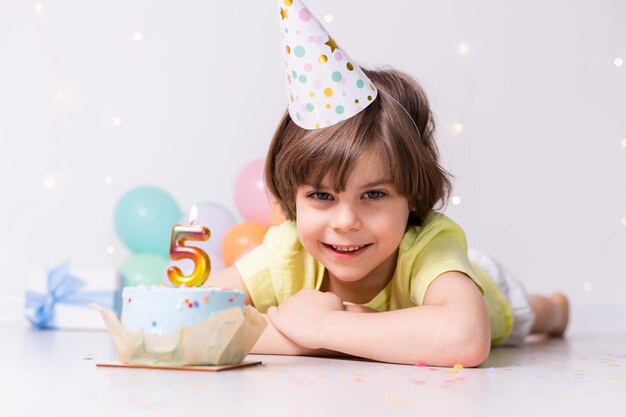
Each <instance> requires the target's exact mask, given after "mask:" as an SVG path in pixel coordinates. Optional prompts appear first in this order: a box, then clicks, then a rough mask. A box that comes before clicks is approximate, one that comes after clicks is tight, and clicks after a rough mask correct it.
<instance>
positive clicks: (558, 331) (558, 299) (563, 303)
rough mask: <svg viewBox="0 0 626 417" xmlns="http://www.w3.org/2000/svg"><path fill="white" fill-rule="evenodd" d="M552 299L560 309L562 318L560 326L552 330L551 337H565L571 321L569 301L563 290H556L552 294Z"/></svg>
mask: <svg viewBox="0 0 626 417" xmlns="http://www.w3.org/2000/svg"><path fill="white" fill-rule="evenodd" d="M550 301H552V302H553V303H554V305H555V306H557V308H558V309H559V313H560V320H559V324H558V326H557V327H556V328H555V329H554V330H553V331H552V332H550V336H551V337H563V334H565V330H566V329H567V325H568V323H569V301H568V300H567V297H566V296H565V294H563V293H562V292H555V293H553V294H552V295H550Z"/></svg>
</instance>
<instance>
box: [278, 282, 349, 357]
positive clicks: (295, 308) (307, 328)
mask: <svg viewBox="0 0 626 417" xmlns="http://www.w3.org/2000/svg"><path fill="white" fill-rule="evenodd" d="M343 310H344V307H343V303H342V302H341V299H340V298H339V297H337V296H336V295H335V294H333V293H330V292H320V291H316V290H313V289H308V288H306V289H303V290H300V291H299V292H298V293H297V294H296V295H294V296H292V297H290V298H289V299H288V300H287V301H285V302H284V303H282V304H281V305H280V306H278V307H270V308H269V309H268V310H267V318H268V319H269V320H270V321H271V322H272V324H273V325H274V326H275V327H276V328H277V329H278V331H280V332H281V333H283V334H284V335H285V336H287V337H288V338H289V339H291V340H293V341H294V342H295V343H297V344H299V345H301V346H304V347H307V348H310V349H320V348H323V346H322V340H321V337H320V336H321V334H322V329H323V328H324V327H326V325H327V323H328V320H329V319H330V316H331V314H332V313H333V312H335V311H343Z"/></svg>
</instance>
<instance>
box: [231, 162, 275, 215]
mask: <svg viewBox="0 0 626 417" xmlns="http://www.w3.org/2000/svg"><path fill="white" fill-rule="evenodd" d="M264 165H265V160H264V159H257V160H254V161H252V162H250V163H248V164H247V165H245V166H244V167H243V168H242V169H241V171H239V174H237V178H236V180H235V205H236V206H237V210H239V213H241V215H242V216H243V218H244V219H245V220H247V221H249V222H255V223H260V224H264V225H266V226H269V224H270V213H271V204H270V201H269V197H268V192H267V189H266V188H265V182H264V181H263V167H264Z"/></svg>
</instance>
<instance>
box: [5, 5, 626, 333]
mask: <svg viewBox="0 0 626 417" xmlns="http://www.w3.org/2000/svg"><path fill="white" fill-rule="evenodd" d="M35 5H36V2H30V1H17V0H0V144H1V146H0V195H1V197H0V198H1V201H2V203H1V204H0V268H1V270H2V272H1V274H0V318H7V317H19V315H21V312H20V310H21V306H20V304H19V303H20V302H19V301H16V300H20V297H21V295H22V293H23V290H24V288H25V278H26V272H27V270H28V269H29V268H33V267H37V268H49V267H51V266H54V265H57V264H59V263H60V262H62V261H64V260H70V261H71V262H72V264H73V265H75V266H76V267H80V268H96V269H100V268H102V269H104V268H115V267H117V266H119V265H120V263H121V262H122V261H123V260H124V259H126V258H127V257H128V256H129V252H128V251H127V250H126V249H125V248H124V247H123V244H122V243H121V242H120V241H119V239H118V238H117V236H116V233H115V231H114V229H113V211H114V208H115V205H116V203H117V201H118V200H119V199H120V197H121V196H122V195H123V194H124V193H125V192H127V191H128V190H130V189H131V188H132V187H135V186H138V185H147V184H149V185H156V186H159V187H161V188H163V189H164V190H166V191H167V192H168V193H170V194H171V195H172V196H173V197H174V198H175V199H176V201H177V202H178V203H179V205H180V206H181V209H182V210H184V211H186V210H188V208H189V207H190V206H191V205H192V204H194V203H197V202H201V201H214V202H219V203H221V204H223V205H226V206H227V207H229V208H231V209H232V210H233V211H235V205H234V200H233V192H234V188H233V187H234V180H235V177H236V175H237V173H238V171H239V169H241V167H243V165H244V164H246V163H247V162H249V161H251V160H253V159H257V158H260V157H263V156H264V153H265V151H266V149H267V146H268V144H269V140H270V137H271V134H272V132H273V130H274V127H275V125H276V123H277V122H278V120H279V117H280V115H281V114H282V112H283V111H284V108H285V105H286V92H285V91H286V90H285V85H284V73H283V67H282V59H281V53H282V51H281V45H280V38H279V29H278V19H279V14H278V11H277V6H276V2H275V1H274V0H262V1H259V0H255V1H252V0H247V1H240V2H214V1H166V0H149V1H148V0H144V1H128V0H126V1H120V0H108V1H103V0H89V1H79V0H73V1H72V0H59V1H54V2H53V1H42V2H41V3H40V5H41V7H39V8H37V7H36V6H35ZM307 5H308V6H309V8H310V9H311V11H312V12H313V13H314V14H315V15H316V16H318V18H319V19H320V20H321V21H322V22H324V24H325V26H326V27H327V28H328V30H329V31H330V33H331V34H332V35H333V37H334V38H335V39H336V40H337V42H338V43H339V45H340V46H341V47H343V48H344V49H345V50H346V51H347V52H348V53H349V55H350V56H351V57H352V58H353V59H355V60H356V61H359V62H361V63H362V64H366V65H369V66H381V65H391V66H394V67H397V68H399V69H402V70H405V71H407V72H409V73H411V74H412V75H414V76H415V77H416V78H417V79H418V80H420V81H421V82H422V84H423V85H424V86H425V88H426V89H427V91H428V93H429V95H430V98H431V100H432V105H433V108H434V111H435V113H436V116H437V121H438V139H439V142H440V149H441V151H442V155H443V160H444V165H445V166H446V167H447V168H448V169H449V170H450V171H451V172H452V173H453V174H454V175H455V181H454V183H455V188H454V195H455V196H457V197H459V198H460V204H458V205H454V204H450V205H449V206H448V208H447V209H446V213H447V214H448V215H449V216H451V217H452V218H453V219H454V220H456V221H458V222H459V223H461V225H462V226H463V227H464V228H465V230H466V232H467V234H468V239H469V242H470V245H471V246H473V247H476V248H478V249H481V250H483V251H485V252H487V253H489V254H491V255H493V256H494V257H495V258H497V259H499V260H501V261H502V262H503V263H504V264H505V265H507V266H508V267H509V268H510V269H511V270H512V271H514V273H516V274H517V275H518V276H519V277H520V278H521V280H522V281H523V282H524V283H525V285H526V287H527V288H528V289H529V290H530V291H531V292H549V291H551V290H554V289H560V290H564V291H566V292H567V293H568V294H569V295H570V297H571V299H572V301H573V304H574V309H575V312H578V316H576V315H575V317H576V319H577V320H578V321H577V323H578V326H580V328H581V329H585V328H594V327H596V326H600V327H601V328H603V329H606V330H615V329H622V330H623V329H625V328H626V324H624V323H623V320H617V319H616V318H618V317H624V314H626V301H625V295H624V294H625V292H626V273H625V270H626V226H625V225H623V223H626V143H624V142H625V141H624V139H626V64H623V65H621V66H619V65H616V61H615V60H616V58H622V59H623V60H626V23H625V22H626V3H625V2H623V1H620V0H593V1H592V0H588V1H566V0H553V1H549V2H546V1H541V0H527V1H524V2H512V1H496V0H491V1H489V0H475V1H463V0H447V1H428V2H426V1H418V2H416V1H409V0H403V1H396V2H383V1H374V0H367V1H364V0H360V1H357V0H342V1H331V0H309V1H308V3H307ZM38 9H40V10H38ZM327 15H330V16H332V21H331V22H325V19H324V18H325V16H327ZM330 16H329V18H328V20H330ZM137 33H140V34H141V40H135V34H137ZM460 45H461V46H462V45H465V53H463V47H461V48H459V47H460ZM460 49H461V52H460ZM116 118H119V119H120V120H121V124H120V123H117V124H119V126H118V125H116V123H114V119H116ZM456 123H461V124H462V125H463V131H462V132H460V133H459V132H456V131H455V130H454V125H455V124H456ZM107 176H110V177H111V179H112V181H111V183H110V184H107V183H105V181H104V178H105V177H107ZM46 179H48V181H47V182H46ZM45 184H48V186H46V185H45ZM51 184H52V186H50V185H51ZM110 245H112V246H113V247H114V248H115V251H114V253H113V254H109V253H107V251H106V248H107V247H108V246H110Z"/></svg>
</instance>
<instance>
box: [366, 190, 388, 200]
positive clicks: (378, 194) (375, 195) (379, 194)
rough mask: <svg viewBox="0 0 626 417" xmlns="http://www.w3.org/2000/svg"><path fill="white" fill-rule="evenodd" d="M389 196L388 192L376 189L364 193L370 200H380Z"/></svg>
mask: <svg viewBox="0 0 626 417" xmlns="http://www.w3.org/2000/svg"><path fill="white" fill-rule="evenodd" d="M386 196H387V193H386V192H384V191H379V190H374V191H366V192H365V193H363V197H365V198H366V199H368V200H380V199H382V198H384V197H386Z"/></svg>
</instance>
